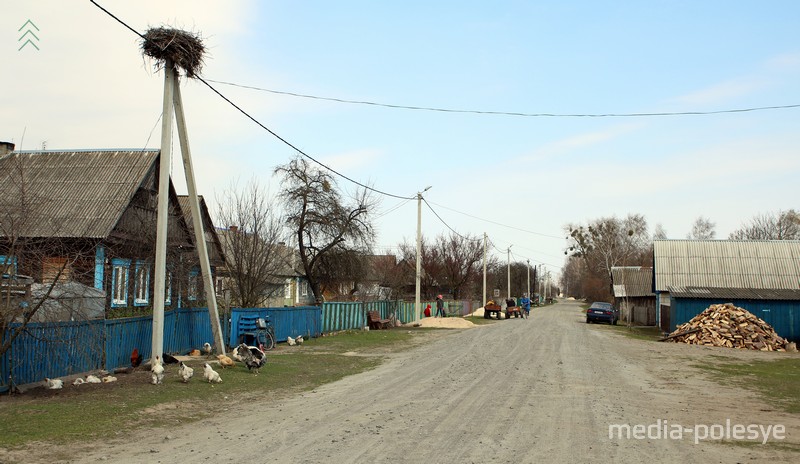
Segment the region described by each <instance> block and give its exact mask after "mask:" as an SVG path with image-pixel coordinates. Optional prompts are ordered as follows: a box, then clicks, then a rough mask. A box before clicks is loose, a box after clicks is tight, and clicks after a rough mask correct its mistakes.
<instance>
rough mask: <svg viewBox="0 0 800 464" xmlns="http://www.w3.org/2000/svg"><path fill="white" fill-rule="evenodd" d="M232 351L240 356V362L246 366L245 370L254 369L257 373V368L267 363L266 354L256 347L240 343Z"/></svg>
mask: <svg viewBox="0 0 800 464" xmlns="http://www.w3.org/2000/svg"><path fill="white" fill-rule="evenodd" d="M233 351H234V353H236V354H237V355H238V356H240V357H241V358H242V362H243V363H244V365H245V366H247V370H251V369H255V372H256V375H258V370H259V369H261V367H263V366H264V364H266V363H267V357H266V355H264V352H263V351H261V350H260V349H259V348H258V347H255V346H247V345H245V344H244V343H242V344H241V345H239V346H237V347H236V349H234V350H233Z"/></svg>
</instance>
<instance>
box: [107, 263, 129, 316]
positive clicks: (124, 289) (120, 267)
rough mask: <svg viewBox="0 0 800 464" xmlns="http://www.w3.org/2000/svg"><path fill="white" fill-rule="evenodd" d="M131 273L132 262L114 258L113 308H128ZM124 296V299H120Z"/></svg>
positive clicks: (112, 267) (112, 269)
mask: <svg viewBox="0 0 800 464" xmlns="http://www.w3.org/2000/svg"><path fill="white" fill-rule="evenodd" d="M130 272H131V260H130V259H122V258H114V259H112V260H111V307H112V308H122V307H125V306H128V290H129V283H130V282H129V281H130ZM120 296H122V297H123V298H122V299H121V298H119V297H120Z"/></svg>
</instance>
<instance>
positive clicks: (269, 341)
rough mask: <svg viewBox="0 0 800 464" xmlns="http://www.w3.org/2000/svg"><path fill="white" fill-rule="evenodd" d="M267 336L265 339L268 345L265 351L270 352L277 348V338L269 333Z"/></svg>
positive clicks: (265, 346)
mask: <svg viewBox="0 0 800 464" xmlns="http://www.w3.org/2000/svg"><path fill="white" fill-rule="evenodd" d="M264 335H265V337H264V338H265V339H266V340H267V343H266V345H264V351H269V350H271V349H273V348H275V337H273V336H272V334H271V333H269V332H267V333H266V334H264Z"/></svg>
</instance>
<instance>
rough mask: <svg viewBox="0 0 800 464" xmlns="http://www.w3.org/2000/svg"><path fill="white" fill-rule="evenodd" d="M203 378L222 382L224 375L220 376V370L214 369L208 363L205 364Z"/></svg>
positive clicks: (211, 381)
mask: <svg viewBox="0 0 800 464" xmlns="http://www.w3.org/2000/svg"><path fill="white" fill-rule="evenodd" d="M203 378H204V379H206V380H207V381H208V383H222V377H220V376H219V372H217V371H215V370H214V369H212V368H211V366H209V365H208V363H205V364H203Z"/></svg>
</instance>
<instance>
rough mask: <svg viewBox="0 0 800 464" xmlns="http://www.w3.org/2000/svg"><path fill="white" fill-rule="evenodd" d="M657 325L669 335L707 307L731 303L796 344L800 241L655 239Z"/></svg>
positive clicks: (799, 335)
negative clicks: (758, 318) (764, 322)
mask: <svg viewBox="0 0 800 464" xmlns="http://www.w3.org/2000/svg"><path fill="white" fill-rule="evenodd" d="M653 246H654V248H653V253H654V256H653V258H654V260H653V262H654V290H655V294H656V302H657V303H656V304H657V305H658V308H659V309H660V310H659V311H658V312H657V317H658V323H659V325H660V327H661V328H662V330H664V331H669V332H671V331H673V330H675V327H677V326H678V325H680V324H682V323H684V322H687V321H688V320H690V319H691V318H692V317H694V316H696V315H697V314H699V313H700V312H702V311H703V310H704V309H706V308H707V307H708V306H709V305H711V304H716V303H733V304H735V305H736V306H739V307H742V308H744V309H746V310H748V311H750V312H751V313H753V314H754V315H756V316H758V317H760V318H761V319H763V320H764V321H766V322H767V323H769V324H770V325H771V326H772V327H773V328H774V329H775V331H776V332H777V333H778V334H779V335H780V336H782V337H784V338H786V339H789V340H792V341H800V241H798V240H656V241H655V242H654V244H653Z"/></svg>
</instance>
